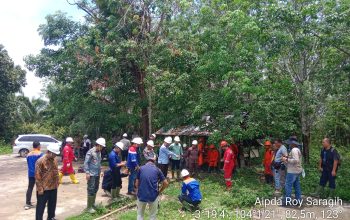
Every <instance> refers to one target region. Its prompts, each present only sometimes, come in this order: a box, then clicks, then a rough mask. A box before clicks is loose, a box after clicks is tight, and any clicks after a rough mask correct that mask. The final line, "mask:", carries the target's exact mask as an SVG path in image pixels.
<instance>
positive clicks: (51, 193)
mask: <svg viewBox="0 0 350 220" xmlns="http://www.w3.org/2000/svg"><path fill="white" fill-rule="evenodd" d="M36 196H37V198H38V203H37V204H36V213H35V219H36V220H42V219H43V215H44V211H45V206H46V203H47V219H52V218H54V217H55V211H56V203H57V189H53V190H46V191H44V194H43V195H39V194H38V193H37V194H36Z"/></svg>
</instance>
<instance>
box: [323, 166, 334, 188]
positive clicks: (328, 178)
mask: <svg viewBox="0 0 350 220" xmlns="http://www.w3.org/2000/svg"><path fill="white" fill-rule="evenodd" d="M327 182H329V188H331V189H335V176H332V171H331V170H326V169H323V171H322V175H321V179H320V185H321V186H323V187H325V186H326V185H327Z"/></svg>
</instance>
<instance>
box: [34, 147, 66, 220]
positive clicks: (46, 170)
mask: <svg viewBox="0 0 350 220" xmlns="http://www.w3.org/2000/svg"><path fill="white" fill-rule="evenodd" d="M59 153H60V149H59V146H53V145H49V146H48V147H47V153H46V154H45V156H43V157H41V158H40V159H39V160H38V161H37V162H36V166H35V183H36V189H37V199H38V201H37V205H36V213H35V219H36V220H42V219H43V215H44V211H45V206H46V203H47V219H48V220H55V211H56V203H57V188H58V184H59V177H58V166H57V161H56V160H55V157H56V156H57V155H58V154H59Z"/></svg>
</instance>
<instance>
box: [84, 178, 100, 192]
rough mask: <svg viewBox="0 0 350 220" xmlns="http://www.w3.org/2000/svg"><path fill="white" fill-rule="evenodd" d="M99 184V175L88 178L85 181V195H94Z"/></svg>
mask: <svg viewBox="0 0 350 220" xmlns="http://www.w3.org/2000/svg"><path fill="white" fill-rule="evenodd" d="M99 184H100V175H98V176H90V179H89V180H88V181H87V193H88V196H94V195H96V193H97V191H98V186H99Z"/></svg>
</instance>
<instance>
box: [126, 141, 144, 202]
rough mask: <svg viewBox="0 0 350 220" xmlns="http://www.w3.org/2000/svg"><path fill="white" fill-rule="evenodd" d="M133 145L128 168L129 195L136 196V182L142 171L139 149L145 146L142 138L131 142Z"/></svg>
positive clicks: (129, 153) (130, 149)
mask: <svg viewBox="0 0 350 220" xmlns="http://www.w3.org/2000/svg"><path fill="white" fill-rule="evenodd" d="M131 142H132V143H133V144H132V145H131V146H130V147H129V151H128V159H127V163H126V166H127V167H128V170H129V184H128V195H136V193H135V191H134V182H135V179H136V175H137V171H138V170H139V169H140V158H139V156H138V148H139V147H140V146H141V144H143V141H142V139H141V138H140V137H136V138H134V139H133V140H132V141H131Z"/></svg>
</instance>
